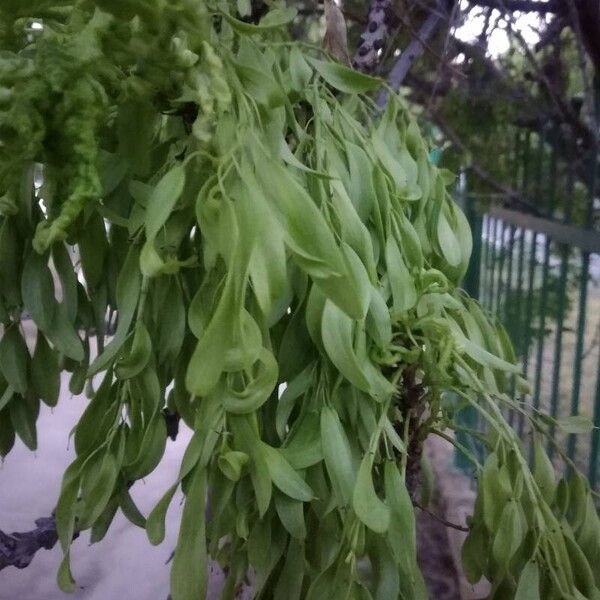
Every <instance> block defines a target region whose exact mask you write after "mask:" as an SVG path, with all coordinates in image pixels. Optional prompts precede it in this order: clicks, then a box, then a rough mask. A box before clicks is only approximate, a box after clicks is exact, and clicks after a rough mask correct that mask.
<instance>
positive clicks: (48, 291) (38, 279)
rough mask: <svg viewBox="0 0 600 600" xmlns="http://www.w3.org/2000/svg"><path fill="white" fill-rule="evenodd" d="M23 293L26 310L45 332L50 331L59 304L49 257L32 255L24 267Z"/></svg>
mask: <svg viewBox="0 0 600 600" xmlns="http://www.w3.org/2000/svg"><path fill="white" fill-rule="evenodd" d="M21 293H22V295H23V304H24V305H25V309H26V310H27V311H28V312H29V314H30V315H31V318H32V319H33V320H34V321H35V323H36V325H37V326H38V327H39V328H40V329H42V330H44V331H46V330H47V329H49V328H50V326H51V325H52V321H53V320H54V313H55V310H56V304H57V302H56V299H55V297H54V281H53V280H52V273H50V269H49V268H48V257H47V255H39V254H38V253H37V252H31V253H30V255H29V256H28V258H27V260H26V261H25V265H24V266H23V275H22V277H21Z"/></svg>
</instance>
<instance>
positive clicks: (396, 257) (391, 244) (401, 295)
mask: <svg viewBox="0 0 600 600" xmlns="http://www.w3.org/2000/svg"><path fill="white" fill-rule="evenodd" d="M385 262H386V264H387V268H388V277H389V280H390V286H391V288H392V298H393V300H394V304H393V309H394V312H396V313H403V312H405V311H407V310H410V309H411V308H413V306H414V305H415V304H416V303H417V289H416V287H415V282H414V279H413V277H412V275H411V274H410V272H409V271H408V269H407V267H406V263H405V262H404V258H403V257H402V254H401V253H400V250H399V248H398V244H397V243H396V240H394V238H392V237H389V238H388V240H387V243H386V246H385Z"/></svg>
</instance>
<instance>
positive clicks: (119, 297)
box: [0, 0, 600, 600]
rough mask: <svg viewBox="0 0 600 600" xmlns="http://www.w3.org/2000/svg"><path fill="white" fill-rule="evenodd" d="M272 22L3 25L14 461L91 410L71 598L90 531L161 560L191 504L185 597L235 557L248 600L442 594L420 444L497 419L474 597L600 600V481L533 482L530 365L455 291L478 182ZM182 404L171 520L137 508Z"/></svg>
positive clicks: (82, 437) (223, 11)
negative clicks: (524, 399)
mask: <svg viewBox="0 0 600 600" xmlns="http://www.w3.org/2000/svg"><path fill="white" fill-rule="evenodd" d="M248 12H249V6H248V3H247V2H243V1H238V2H237V3H230V2H227V1H224V0H214V1H206V2H199V1H196V0H179V1H177V2H164V1H160V0H153V1H148V2H141V1H138V0H119V1H116V0H102V1H96V2H88V1H86V0H83V1H81V2H77V3H71V2H67V1H64V2H58V1H54V2H52V1H43V0H40V1H37V2H33V1H30V2H25V3H22V2H4V3H3V4H2V7H1V8H0V22H1V23H2V28H3V29H2V31H1V38H0V45H1V46H2V51H1V53H0V196H1V198H2V199H1V203H0V214H1V216H0V283H1V285H0V320H1V321H2V323H3V334H2V338H1V340H0V372H1V375H0V453H1V454H2V455H6V454H7V453H8V452H9V451H10V449H11V446H12V445H13V442H14V439H15V434H16V435H18V436H19V437H20V438H21V439H22V440H23V442H24V443H25V444H27V445H28V446H29V447H30V448H35V446H36V427H35V424H36V417H37V414H38V411H39V406H40V401H41V402H44V403H46V404H48V405H49V406H53V405H55V404H56V402H57V399H58V395H59V388H60V374H61V372H64V371H68V372H70V373H71V376H70V384H69V387H70V390H71V391H72V392H73V393H81V392H82V391H83V390H84V389H85V391H86V394H87V395H88V397H89V404H88V407H87V408H86V410H85V412H84V413H83V415H82V416H81V419H80V420H79V423H78V424H77V426H76V428H75V430H74V442H75V449H76V452H77V458H76V460H75V461H74V462H73V463H72V464H71V465H70V466H69V468H68V469H67V471H66V473H65V475H64V479H63V484H62V490H61V494H60V498H59V499H58V504H57V507H56V521H57V525H58V531H59V536H60V541H61V544H62V546H63V549H64V552H65V559H64V561H63V563H62V565H61V567H60V571H59V575H58V581H59V584H60V586H61V587H62V588H63V589H65V590H70V589H73V586H74V581H73V578H72V576H71V573H70V568H69V547H70V543H71V540H72V538H73V535H74V532H75V531H82V530H86V529H91V537H92V540H93V541H98V540H100V539H101V538H102V537H103V536H104V534H105V533H106V531H107V529H108V527H109V525H110V523H111V521H112V519H113V516H114V515H115V513H116V511H117V510H122V511H123V513H124V514H125V515H126V516H127V517H128V518H129V519H130V520H131V521H132V522H133V523H135V524H136V525H139V526H141V527H145V528H146V530H147V533H148V537H149V539H150V541H151V542H152V543H154V544H156V543H160V542H161V541H162V539H163V537H164V533H165V523H164V520H165V514H166V511H167V508H168V506H169V503H170V502H171V500H172V498H173V497H174V495H175V493H176V491H177V489H178V488H179V487H180V486H181V487H182V488H183V490H184V492H185V495H186V500H185V505H184V509H183V515H182V522H181V530H180V534H179V540H178V544H177V549H176V551H175V555H174V560H173V565H172V571H171V590H172V597H173V599H174V600H197V599H199V598H202V597H204V596H205V594H206V588H207V560H208V558H209V557H212V558H214V559H218V560H219V561H221V563H222V564H224V565H227V567H228V578H227V582H226V585H225V589H224V591H223V597H224V598H232V597H233V596H234V594H235V590H236V587H237V585H238V584H239V583H240V582H241V581H243V580H244V578H245V577H246V576H247V574H248V573H252V581H253V589H254V594H255V596H256V597H259V596H260V597H264V598H309V599H317V600H320V599H322V598H326V597H327V598H332V599H333V598H338V597H339V598H378V599H381V600H384V599H385V600H389V599H391V598H405V599H408V598H425V597H426V592H425V589H424V584H423V580H422V577H421V575H420V573H419V569H418V567H417V564H416V557H415V523H414V513H413V507H412V496H414V490H413V489H411V486H410V485H409V486H408V489H407V485H406V481H407V476H406V472H407V464H408V463H410V460H411V457H410V452H407V449H408V448H410V447H411V444H413V443H414V441H415V436H420V437H421V438H422V437H425V436H426V435H427V433H429V432H430V431H434V430H437V431H441V430H443V429H444V428H445V427H446V426H450V427H452V426H453V423H454V421H453V419H454V415H455V413H456V411H457V409H459V408H460V407H461V406H466V405H472V406H474V407H476V409H477V410H478V411H479V412H480V413H481V415H483V417H484V418H485V419H486V420H487V421H488V422H489V425H490V431H491V433H490V435H489V436H487V437H486V438H485V439H484V443H485V444H487V446H488V448H489V449H490V455H489V458H488V459H487V461H486V463H485V465H484V466H483V468H482V469H481V477H480V480H479V487H480V494H479V498H478V503H477V506H476V510H475V515H474V517H473V521H472V527H471V532H470V535H469V537H468V540H467V544H466V546H465V551H464V558H465V566H466V568H467V572H468V575H469V577H470V578H471V579H472V580H473V581H475V580H478V579H479V578H480V577H481V576H482V575H485V576H486V577H488V578H489V579H490V580H491V581H492V582H493V589H494V597H498V598H499V597H518V598H541V597H543V598H561V599H564V598H598V597H599V594H600V593H599V592H598V587H597V586H598V584H599V581H598V577H599V574H598V572H597V571H596V573H595V574H594V572H593V570H592V568H591V567H590V564H592V565H593V564H594V557H596V558H597V557H598V553H599V552H600V546H599V544H600V521H599V520H598V517H597V515H596V512H595V510H594V506H593V502H592V498H591V495H590V492H589V489H588V487H587V484H586V483H585V481H584V480H583V479H581V478H580V477H579V476H574V477H573V478H572V479H571V480H570V482H568V483H567V482H565V481H564V480H561V481H560V483H558V485H557V484H556V482H555V477H554V472H553V468H552V465H551V464H550V463H549V461H548V459H547V457H546V455H545V453H544V451H543V449H542V446H541V445H538V446H537V449H536V457H535V468H534V470H533V473H532V472H531V471H530V470H529V467H528V466H527V462H526V460H525V457H524V456H523V453H522V450H521V446H520V440H519V439H518V438H517V436H516V434H515V433H514V432H513V431H512V430H511V429H510V427H509V426H508V424H507V422H506V421H505V420H504V417H503V414H502V410H501V409H502V408H507V407H513V408H516V409H517V410H522V408H521V407H520V405H517V404H515V403H513V402H512V401H511V400H510V397H509V395H508V393H509V392H510V391H511V390H513V389H514V386H515V384H516V385H517V387H518V388H519V389H521V388H522V387H523V386H524V385H525V383H524V382H522V381H521V380H520V379H519V378H518V375H517V368H516V367H514V366H513V362H514V356H513V352H512V349H511V346H510V343H509V342H508V338H507V336H506V334H505V332H504V330H503V329H502V328H501V327H500V326H499V325H498V324H496V323H495V322H494V321H493V320H490V319H489V318H488V317H487V316H486V315H485V314H484V313H483V312H482V310H481V309H480V308H479V306H478V304H477V303H476V302H475V301H473V300H471V299H469V298H468V297H466V295H465V294H464V293H463V292H462V291H461V290H460V289H458V287H457V286H458V283H459V281H460V279H461V277H462V275H463V274H464V272H465V269H466V266H467V263H468V261H469V255H470V251H471V238H470V232H469V228H468V224H467V222H466V220H465V218H464V216H463V215H462V213H461V211H460V210H459V209H458V207H457V206H456V205H455V204H454V203H453V202H452V201H451V199H450V197H449V194H448V192H447V189H446V188H447V185H448V184H449V183H450V182H451V180H452V178H451V177H450V176H449V174H448V173H446V172H444V171H440V170H438V169H437V168H436V167H435V166H433V165H432V164H431V162H430V161H429V151H430V150H429V147H428V145H427V143H426V142H425V141H424V139H423V138H422V136H421V134H420V132H419V129H418V127H417V125H416V123H415V121H414V119H413V117H412V116H411V115H410V114H409V112H408V111H407V109H406V107H405V106H404V104H403V103H402V102H401V100H400V99H399V98H398V97H392V98H391V100H390V102H389V104H388V107H387V109H386V110H385V112H384V113H382V114H378V113H377V112H376V111H374V109H373V105H372V102H371V100H370V99H369V97H368V96H366V95H364V94H365V93H368V92H369V91H372V90H375V89H377V88H378V87H379V86H380V81H379V80H378V79H376V78H373V77H370V76H367V75H363V74H360V73H357V72H355V71H353V70H351V69H350V68H348V67H345V66H343V65H341V64H338V63H334V62H330V61H329V60H328V59H327V57H325V56H322V54H321V53H320V51H319V50H318V48H311V47H309V46H307V45H306V44H297V43H293V42H290V41H289V38H288V36H287V33H286V28H285V26H286V25H287V24H288V23H290V22H291V21H292V20H293V19H294V16H295V12H294V11H293V10H291V9H289V8H286V7H284V6H280V5H279V4H277V5H276V6H274V8H273V10H272V11H271V12H269V13H268V14H267V15H266V16H264V17H263V19H262V20H261V21H260V22H258V23H255V22H251V21H250V20H248V19H246V20H244V19H243V18H244V17H245V16H247V15H248ZM73 255H75V256H76V260H73ZM53 274H56V278H53ZM24 312H25V313H27V314H28V315H30V317H31V319H32V320H33V322H34V323H35V328H36V330H37V334H36V341H35V344H34V347H33V348H32V349H31V348H29V347H28V340H27V339H26V337H25V334H24V330H23V328H22V326H21V316H22V314H23V313H24ZM115 321H116V327H114V330H113V329H112V328H111V329H109V328H107V323H108V324H109V325H111V327H112V323H114V322H115ZM105 340H106V343H105ZM282 384H286V386H287V387H285V390H284V389H283V387H282ZM451 391H452V392H454V393H455V394H454V395H453V396H450V395H449V394H448V392H451ZM457 397H458V398H459V400H458V404H457V400H456V398H457ZM165 407H168V410H169V411H171V412H174V413H177V414H178V415H180V416H181V418H182V419H183V420H184V422H185V423H186V424H187V425H188V426H189V427H190V428H191V429H192V430H193V432H194V434H193V437H192V438H191V441H190V443H189V446H188V448H187V450H186V453H185V456H184V458H183V461H182V464H181V469H180V472H179V475H178V476H177V478H176V480H175V481H174V483H173V486H172V487H171V488H169V490H167V491H166V492H165V495H164V497H163V499H162V500H161V501H160V502H159V503H158V504H157V506H156V507H155V508H154V510H153V511H152V512H151V513H150V515H148V516H147V518H145V517H144V516H143V515H141V514H140V512H139V510H138V509H137V508H136V507H135V505H134V504H133V501H132V499H131V496H130V495H129V491H128V490H129V489H130V487H131V486H132V485H134V484H135V481H137V480H139V479H141V478H142V477H144V476H146V475H147V474H148V473H150V472H151V471H152V470H153V469H154V468H155V467H156V465H157V464H158V462H159V461H160V459H161V457H162V455H163V452H164V448H165V444H166V439H167V430H166V425H165V420H164V418H163V410H164V408H165ZM528 418H529V419H531V424H532V427H534V428H535V429H536V430H538V431H544V429H545V427H546V425H547V422H546V421H545V420H544V418H542V417H538V416H537V415H534V416H533V417H529V416H528ZM563 425H564V426H565V427H567V428H571V429H573V428H576V429H581V428H582V427H586V426H587V424H586V422H580V421H568V422H566V423H564V424H563ZM470 456H471V458H473V460H474V463H475V466H476V467H477V468H481V466H480V465H478V463H477V459H476V458H475V457H473V456H472V455H470ZM207 500H208V502H209V506H210V510H207V511H206V516H205V506H206V503H207ZM363 565H365V568H363Z"/></svg>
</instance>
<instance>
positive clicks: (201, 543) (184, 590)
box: [171, 466, 208, 600]
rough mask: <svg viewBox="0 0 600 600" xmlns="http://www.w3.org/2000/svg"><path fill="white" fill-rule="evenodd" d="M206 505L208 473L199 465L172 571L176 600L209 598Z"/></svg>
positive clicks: (191, 487) (193, 474)
mask: <svg viewBox="0 0 600 600" xmlns="http://www.w3.org/2000/svg"><path fill="white" fill-rule="evenodd" d="M205 504H206V470H205V469H204V468H203V467H201V466H197V467H195V469H194V470H193V471H192V473H191V475H190V482H189V486H188V489H187V493H186V498H185V504H184V507H183V513H182V516H181V525H180V528H179V537H178V538H177V546H176V548H175V555H174V557H173V566H172V568H171V596H172V598H173V600H198V599H199V598H205V597H206V590H207V585H208V558H207V551H206V532H205V518H204V511H205Z"/></svg>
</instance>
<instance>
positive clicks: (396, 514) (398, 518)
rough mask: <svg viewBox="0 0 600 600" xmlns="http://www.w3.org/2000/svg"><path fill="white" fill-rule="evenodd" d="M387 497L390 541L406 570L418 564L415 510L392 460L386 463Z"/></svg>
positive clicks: (396, 557)
mask: <svg viewBox="0 0 600 600" xmlns="http://www.w3.org/2000/svg"><path fill="white" fill-rule="evenodd" d="M384 471H385V497H386V500H387V503H388V505H389V507H390V521H389V532H388V542H389V544H390V546H391V549H392V553H393V555H394V558H395V560H396V561H397V562H398V563H399V564H400V565H401V566H402V568H403V569H404V571H405V572H410V571H412V570H413V569H414V568H415V566H416V559H417V545H416V544H417V539H416V524H415V511H414V508H413V504H412V501H411V499H410V495H409V493H408V490H407V489H406V485H405V483H404V481H403V479H402V476H401V475H400V473H399V471H398V468H397V467H396V465H395V464H394V462H392V461H387V462H386V463H385V469H384Z"/></svg>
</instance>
